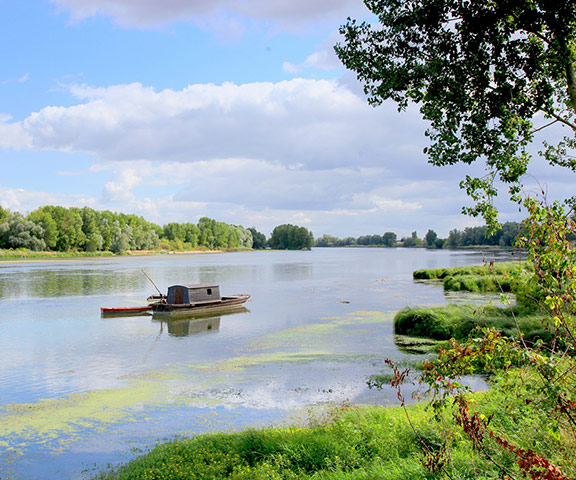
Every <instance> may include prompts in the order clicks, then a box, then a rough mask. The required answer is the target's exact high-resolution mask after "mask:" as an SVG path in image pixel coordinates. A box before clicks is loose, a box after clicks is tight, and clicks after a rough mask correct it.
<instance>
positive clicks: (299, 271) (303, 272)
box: [273, 263, 314, 280]
mask: <svg viewBox="0 0 576 480" xmlns="http://www.w3.org/2000/svg"><path fill="white" fill-rule="evenodd" d="M273 269H274V278H275V279H276V280H307V279H309V278H312V273H313V271H314V267H313V266H312V265H311V264H309V263H276V264H274V266H273Z"/></svg>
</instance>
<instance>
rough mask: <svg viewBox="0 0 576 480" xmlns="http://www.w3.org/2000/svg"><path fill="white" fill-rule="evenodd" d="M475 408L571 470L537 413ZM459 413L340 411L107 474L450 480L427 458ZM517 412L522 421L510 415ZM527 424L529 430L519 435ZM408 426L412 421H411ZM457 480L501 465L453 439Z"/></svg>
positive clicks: (490, 400)
mask: <svg viewBox="0 0 576 480" xmlns="http://www.w3.org/2000/svg"><path fill="white" fill-rule="evenodd" d="M468 398H469V401H470V402H471V403H474V404H476V405H482V406H484V407H485V409H486V411H488V412H489V413H490V414H491V415H494V416H493V418H492V422H491V428H493V429H494V431H495V432H499V431H504V430H506V432H507V437H506V438H507V440H508V441H511V442H514V443H515V444H516V445H520V446H523V447H525V448H530V447H531V446H532V445H534V443H536V442H537V443H538V444H539V445H540V446H542V448H543V450H544V452H545V453H546V454H547V455H548V458H550V459H552V460H554V461H556V462H558V463H563V464H564V465H566V458H567V457H568V454H569V451H570V450H569V448H570V445H566V444H564V443H563V441H562V440H561V439H559V438H556V439H554V438H552V437H549V436H548V435H547V434H546V431H545V430H544V429H543V428H542V425H541V423H542V422H543V421H544V420H543V418H542V417H541V416H540V415H539V414H538V412H532V411H531V410H530V407H529V406H526V405H522V404H520V403H518V402H515V400H514V398H508V397H507V396H506V395H504V394H503V393H502V392H501V391H500V389H498V388H494V389H493V390H492V391H491V392H487V393H481V394H480V393H478V394H471V395H469V396H468ZM453 409H454V407H452V406H451V407H449V408H448V410H447V411H446V412H445V414H444V416H443V418H435V417H434V416H433V415H432V414H431V413H430V412H429V411H427V410H426V408H424V406H423V405H421V404H416V405H410V406H408V407H406V410H405V411H404V410H403V409H402V408H401V407H353V408H349V407H345V408H338V409H333V410H332V411H330V412H329V413H328V414H327V415H326V416H325V417H323V418H321V419H320V420H319V421H312V422H311V424H310V425H309V426H305V427H290V428H266V429H260V430H247V431H243V432H239V433H232V434H227V433H216V434H210V435H203V436H199V437H195V438H190V439H182V440H175V441H171V442H168V443H164V444H162V445H159V446H157V447H156V448H154V449H152V450H151V451H150V452H149V453H147V454H146V455H143V456H141V457H139V458H137V459H135V460H134V461H132V462H130V463H128V464H126V465H123V466H120V467H119V468H117V469H115V470H113V471H109V472H104V473H101V474H100V475H99V476H98V477H97V478H99V479H101V480H103V479H106V480H111V479H116V480H128V479H131V480H137V479H138V480H140V479H141V480H144V479H146V480H152V479H157V480H160V479H162V480H184V479H187V480H190V479H197V480H208V479H210V480H219V479H231V480H248V479H250V480H260V479H262V480H264V479H268V480H280V479H322V480H344V479H345V480H372V479H380V480H388V479H389V480H402V479H406V480H415V479H440V478H448V477H447V476H446V475H445V474H441V473H434V472H431V471H429V470H428V469H427V468H426V467H425V466H424V465H423V460H424V461H425V460H426V454H428V455H429V457H428V458H430V456H434V455H435V454H438V453H439V450H440V449H441V446H442V444H443V442H444V441H445V440H446V439H445V432H446V431H447V430H446V429H447V428H451V427H452V426H453V415H452V413H453ZM510 411H513V412H514V415H515V418H514V420H512V418H511V417H510V415H509V412H510ZM520 418H522V420H523V426H524V428H523V429H522V430H521V429H519V428H518V427H514V422H515V421H518V420H519V419H520ZM408 419H409V421H408ZM492 443H493V444H492V445H490V448H491V449H492V450H493V452H492V454H493V455H494V458H495V459H496V460H497V461H498V462H499V463H500V464H504V465H506V466H507V467H508V468H509V469H510V471H511V472H516V473H517V467H515V463H514V456H513V454H512V453H510V452H509V451H507V450H504V449H502V448H500V447H499V446H498V445H497V444H496V443H495V442H492ZM448 446H449V448H450V454H451V464H450V465H449V467H447V470H448V471H449V472H450V475H451V478H458V479H477V480H481V479H492V478H498V474H497V469H496V468H495V467H494V464H493V463H492V462H491V461H489V460H487V459H486V457H485V456H484V455H483V454H482V453H478V452H476V451H475V450H474V449H473V448H472V445H471V443H470V442H469V441H468V440H465V439H464V438H463V437H460V436H455V437H454V436H453V437H450V438H448Z"/></svg>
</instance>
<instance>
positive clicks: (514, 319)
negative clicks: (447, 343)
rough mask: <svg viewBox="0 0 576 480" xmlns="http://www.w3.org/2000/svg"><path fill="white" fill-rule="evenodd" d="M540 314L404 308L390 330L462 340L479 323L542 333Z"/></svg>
mask: <svg viewBox="0 0 576 480" xmlns="http://www.w3.org/2000/svg"><path fill="white" fill-rule="evenodd" d="M542 322H543V321H542V317H541V316H540V315H537V314H535V313H525V312H523V311H521V310H519V309H511V308H499V307H490V306H488V307H486V306H478V305H453V304H451V305H446V306H442V307H430V308H405V309H403V310H400V311H399V312H398V313H397V314H396V316H395V317H394V332H395V333H396V334H399V335H408V336H414V337H426V338H432V339H436V340H448V339H450V338H456V339H457V340H464V339H466V338H468V337H469V336H470V334H472V333H473V332H474V331H475V330H476V329H478V328H479V327H489V328H494V329H496V330H499V331H500V332H502V333H503V334H504V335H506V336H509V337H513V336H517V335H518V334H519V331H518V327H520V331H521V332H522V333H523V334H524V335H525V336H534V335H535V334H536V333H537V332H540V334H541V335H543V334H544V333H543V332H545V331H546V328H545V327H546V326H545V325H543V323H542Z"/></svg>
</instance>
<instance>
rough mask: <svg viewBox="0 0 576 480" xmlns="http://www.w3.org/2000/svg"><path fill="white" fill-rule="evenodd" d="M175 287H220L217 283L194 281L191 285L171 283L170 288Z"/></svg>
mask: <svg viewBox="0 0 576 480" xmlns="http://www.w3.org/2000/svg"><path fill="white" fill-rule="evenodd" d="M174 287H181V288H188V289H196V288H218V284H217V283H194V284H191V285H170V286H169V287H168V288H174Z"/></svg>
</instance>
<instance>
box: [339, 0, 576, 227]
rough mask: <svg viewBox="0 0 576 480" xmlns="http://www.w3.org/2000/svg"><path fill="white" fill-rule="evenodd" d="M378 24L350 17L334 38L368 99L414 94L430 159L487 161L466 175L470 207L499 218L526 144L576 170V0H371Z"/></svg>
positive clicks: (407, 98) (402, 103)
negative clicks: (500, 199) (542, 134)
mask: <svg viewBox="0 0 576 480" xmlns="http://www.w3.org/2000/svg"><path fill="white" fill-rule="evenodd" d="M364 3H365V4H366V6H367V7H368V9H369V10H370V11H371V12H372V13H374V15H376V16H377V18H378V21H379V25H377V26H372V25H370V24H368V23H366V22H364V23H358V22H356V21H355V20H350V19H349V20H348V23H347V24H346V25H344V26H342V27H341V29H340V32H341V34H342V35H344V43H343V44H338V45H337V46H336V47H335V50H336V53H337V55H338V57H339V58H340V59H341V61H342V62H343V63H344V65H345V66H346V67H347V68H349V69H351V70H353V71H355V72H356V74H357V76H358V79H359V80H360V81H361V82H362V83H363V84H364V90H365V92H366V94H367V95H368V97H369V102H370V103H371V104H373V105H379V104H381V103H382V102H383V101H385V100H388V99H391V100H393V101H394V102H396V104H397V105H398V108H399V110H403V109H405V108H406V107H407V106H408V104H409V103H411V102H413V103H415V104H417V105H419V106H420V112H421V114H422V117H423V118H424V119H425V120H427V121H428V122H429V128H428V130H427V131H426V135H427V136H428V137H429V139H430V145H429V146H428V147H427V148H426V153H427V155H428V157H429V159H430V162H431V163H432V164H434V165H439V166H443V165H452V164H456V163H465V164H471V163H473V162H476V161H482V162H484V163H485V166H486V174H485V175H484V176H480V177H474V176H467V177H466V178H465V179H464V180H463V181H462V183H461V187H462V188H464V189H465V190H466V191H467V193H468V194H469V195H470V196H471V197H472V199H473V200H474V201H475V205H474V207H472V208H465V209H464V210H465V212H467V213H469V214H472V215H482V216H484V218H485V219H486V220H487V222H488V224H489V225H494V224H495V223H496V220H497V211H496V208H495V207H494V206H493V203H492V200H493V197H494V196H495V195H496V194H497V192H498V182H502V183H503V184H506V185H508V186H509V193H510V194H511V196H512V198H513V199H514V200H517V201H520V197H519V195H518V194H519V192H520V188H521V187H520V185H521V183H520V182H521V177H522V175H523V174H524V173H526V169H527V165H528V163H529V161H530V159H531V156H530V154H529V153H528V151H527V146H528V145H529V144H530V143H531V142H532V140H533V139H534V134H535V132H536V131H537V130H540V129H542V128H544V127H550V125H552V124H556V126H558V127H561V128H559V129H558V130H559V131H562V132H564V138H563V139H562V140H561V141H559V142H556V143H553V142H550V143H546V142H544V148H545V153H544V157H545V158H546V159H547V160H548V162H549V163H550V164H553V165H560V166H563V167H567V168H569V169H570V170H572V171H576V160H575V159H574V157H573V156H571V150H573V149H574V148H575V147H576V139H575V136H574V135H575V132H576V124H575V114H576V73H575V68H574V64H575V60H576V48H575V44H574V39H575V38H576V35H575V32H576V3H575V2H573V1H572V0H557V1H550V0H531V1H525V0H494V1H485V0H469V1H466V2H463V1H461V0H365V2H364Z"/></svg>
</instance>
